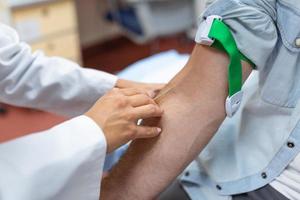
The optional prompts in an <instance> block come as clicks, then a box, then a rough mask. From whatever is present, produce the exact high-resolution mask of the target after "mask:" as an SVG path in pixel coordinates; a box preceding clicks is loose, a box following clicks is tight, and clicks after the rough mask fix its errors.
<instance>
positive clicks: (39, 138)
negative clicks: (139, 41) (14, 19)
mask: <svg viewBox="0 0 300 200" xmlns="http://www.w3.org/2000/svg"><path fill="white" fill-rule="evenodd" d="M61 48H65V47H64V46H63V44H62V46H61ZM116 80H117V78H116V77H115V76H113V75H110V74H107V73H104V72H99V71H96V70H92V69H83V68H80V67H79V66H78V65H77V64H75V63H73V62H70V61H68V60H65V59H62V58H58V57H52V58H49V57H46V56H44V55H43V53H42V52H35V53H33V54H32V52H31V49H30V47H29V46H28V45H26V44H25V43H21V42H20V41H19V38H18V36H17V34H16V32H15V31H14V30H12V29H11V28H9V27H7V26H5V25H3V24H0V102H4V103H7V104H11V105H17V106H23V107H29V108H36V109H40V110H45V111H50V112H53V113H57V114H61V115H65V116H70V117H74V116H79V117H75V118H73V119H71V120H69V121H67V122H65V123H62V124H60V125H58V126H56V127H54V128H52V129H50V130H47V131H44V132H40V133H35V134H31V135H29V136H26V137H22V138H19V139H16V140H12V141H8V142H5V143H2V144H0V199H1V200H18V199H22V200H43V199H55V200H60V199H61V200H68V199H70V200H77V199H78V200H79V199H80V200H89V199H91V200H96V199H99V193H100V181H101V175H102V167H103V162H104V158H105V154H106V141H105V137H104V135H103V132H102V130H101V128H100V127H99V126H97V125H96V123H95V122H94V121H93V120H91V119H90V118H88V117H86V116H80V115H81V114H83V113H84V112H85V111H87V110H88V109H89V108H90V107H91V106H92V105H93V104H94V103H95V102H96V100H97V99H98V98H99V97H100V96H102V95H103V94H104V93H105V92H106V91H108V90H109V89H111V88H113V87H114V85H115V83H116ZM0 130H1V129H0ZM0 132H1V131H0ZM0 134H1V133H0Z"/></svg>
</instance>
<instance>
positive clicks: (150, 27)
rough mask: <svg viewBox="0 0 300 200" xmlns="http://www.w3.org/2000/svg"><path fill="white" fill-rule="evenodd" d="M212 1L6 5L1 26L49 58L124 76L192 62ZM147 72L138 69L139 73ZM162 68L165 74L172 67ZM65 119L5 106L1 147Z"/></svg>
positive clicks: (18, 1) (10, 0) (14, 0)
mask: <svg viewBox="0 0 300 200" xmlns="http://www.w3.org/2000/svg"><path fill="white" fill-rule="evenodd" d="M211 2H212V1H209V0H1V2H0V22H4V23H6V24H9V25H10V26H12V27H14V28H15V29H16V30H17V32H18V33H19V35H20V37H21V39H22V40H23V41H25V42H27V43H29V44H30V45H31V47H32V49H33V51H34V50H42V51H44V52H45V54H46V55H48V56H61V57H65V58H67V59H71V60H73V61H74V62H77V63H79V64H80V65H82V66H83V67H89V68H94V69H98V70H103V71H106V72H110V73H114V74H118V73H120V72H122V70H124V69H125V68H127V67H128V66H129V67H130V66H132V65H134V63H136V62H138V61H141V60H142V61H143V60H144V61H145V62H146V59H147V58H149V57H150V58H151V59H152V61H153V60H154V58H155V59H158V58H160V59H162V58H163V56H165V57H166V56H167V55H168V56H169V58H170V53H171V54H172V56H174V55H176V56H177V57H178V56H179V55H181V54H184V55H186V57H185V58H184V59H185V60H186V59H187V56H188V55H187V54H189V53H190V52H191V51H192V48H193V46H194V42H193V38H194V36H195V32H196V27H197V20H198V17H199V16H200V14H201V12H202V11H203V9H204V8H205V6H207V5H208V4H210V3H211ZM169 50H174V51H172V52H170V51H169ZM164 52H168V53H164ZM153 55H156V57H153ZM157 55H161V56H160V57H159V56H157ZM177 57H176V58H177ZM170 59H171V62H172V61H174V62H175V60H176V59H175V57H174V58H173V57H172V58H170ZM180 65H184V64H182V63H180ZM141 67H142V65H135V69H136V68H141ZM159 67H160V68H161V70H163V68H164V67H167V66H159ZM125 78H126V76H125ZM64 120H66V119H65V118H63V117H60V116H55V115H53V114H49V113H45V112H41V111H37V110H31V109H25V108H17V107H13V106H8V105H4V104H1V102H0V127H1V134H0V142H3V141H7V140H9V139H13V138H16V137H19V136H22V135H26V134H29V133H32V132H36V131H41V130H44V129H47V128H50V127H52V126H53V125H55V124H57V123H60V122H62V121H64Z"/></svg>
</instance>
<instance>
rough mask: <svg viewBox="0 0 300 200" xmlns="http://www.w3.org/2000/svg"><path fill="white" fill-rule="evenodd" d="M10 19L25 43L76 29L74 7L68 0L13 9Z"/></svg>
mask: <svg viewBox="0 0 300 200" xmlns="http://www.w3.org/2000/svg"><path fill="white" fill-rule="evenodd" d="M12 19H13V22H14V24H15V26H16V29H17V30H18V31H19V34H20V35H21V37H22V39H24V40H26V41H34V40H37V39H39V38H41V37H43V36H48V35H51V34H55V33H59V32H63V31H66V30H70V29H76V28H77V19H76V10H75V5H74V2H73V1H69V0H67V1H66V0H63V1H55V2H51V3H45V4H40V5H35V6H34V5H33V6H30V7H24V8H18V9H15V10H13V11H12Z"/></svg>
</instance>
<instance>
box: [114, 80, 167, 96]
mask: <svg viewBox="0 0 300 200" xmlns="http://www.w3.org/2000/svg"><path fill="white" fill-rule="evenodd" d="M164 87H165V84H155V83H140V82H135V81H129V80H124V79H119V80H118V81H117V83H116V88H119V89H124V88H137V89H141V90H147V91H153V92H155V93H156V94H157V93H158V92H159V91H160V90H161V89H163V88H164Z"/></svg>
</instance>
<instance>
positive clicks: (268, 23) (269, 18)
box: [201, 0, 278, 69]
mask: <svg viewBox="0 0 300 200" xmlns="http://www.w3.org/2000/svg"><path fill="white" fill-rule="evenodd" d="M209 15H219V16H222V17H223V20H224V22H225V23H226V24H227V25H228V26H229V27H230V29H231V31H232V33H233V35H234V38H235V40H236V43H237V45H238V48H239V50H240V51H241V52H242V53H243V54H244V55H245V56H246V57H248V58H249V59H250V60H251V61H252V62H253V63H254V64H255V65H256V66H257V68H258V69H261V68H263V67H264V66H265V65H266V62H267V60H268V58H269V56H270V55H271V53H272V51H273V49H274V47H275V45H276V43H277V40H278V34H277V28H276V15H277V13H276V0H217V1H215V2H214V3H213V4H211V5H210V6H209V7H208V8H207V9H206V11H205V12H204V13H203V16H202V17H201V21H203V20H204V19H205V18H206V17H207V16H209Z"/></svg>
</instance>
